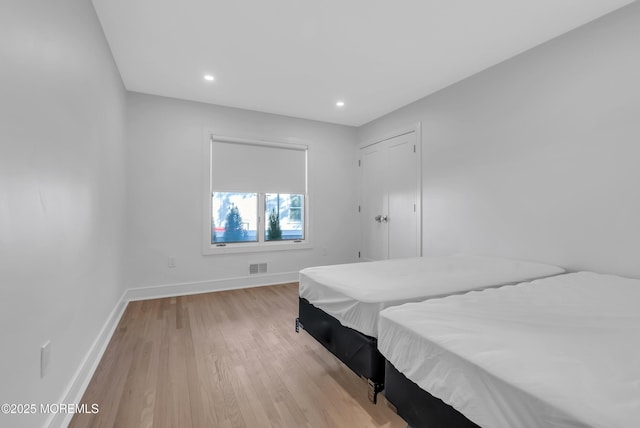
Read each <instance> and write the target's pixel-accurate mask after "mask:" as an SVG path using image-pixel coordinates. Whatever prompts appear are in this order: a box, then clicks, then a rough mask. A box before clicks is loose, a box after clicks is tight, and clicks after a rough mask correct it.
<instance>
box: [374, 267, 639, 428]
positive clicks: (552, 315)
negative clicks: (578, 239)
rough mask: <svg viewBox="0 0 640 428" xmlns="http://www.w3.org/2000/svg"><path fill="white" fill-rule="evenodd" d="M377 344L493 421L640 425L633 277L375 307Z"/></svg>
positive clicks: (588, 278) (446, 397) (553, 282)
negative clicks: (378, 321)
mask: <svg viewBox="0 0 640 428" xmlns="http://www.w3.org/2000/svg"><path fill="white" fill-rule="evenodd" d="M379 330H380V331H379V337H378V348H379V349H380V351H381V352H382V354H383V355H384V356H385V357H386V358H387V359H388V360H389V361H390V362H391V363H392V364H393V365H394V366H395V367H396V368H397V369H398V370H399V371H400V372H401V373H403V374H404V375H405V376H407V378H409V379H410V380H412V381H414V382H415V383H416V384H418V385H419V386H420V387H421V388H422V389H424V390H426V391H428V392H429V393H431V394H432V395H434V396H436V397H438V398H440V399H441V400H443V401H444V402H445V403H447V404H449V405H451V406H453V407H454V408H456V409H457V410H459V411H460V412H461V413H463V414H464V415H465V416H467V418H469V419H470V420H472V421H473V422H475V423H476V424H478V425H480V426H483V427H491V428H514V427H518V428H543V427H544V428H569V427H571V428H577V427H592V428H635V427H639V426H640V280H635V279H627V278H621V277H617V276H612V275H599V274H595V273H588V272H581V273H572V274H566V275H559V276H555V277H552V278H546V279H540V280H536V281H533V282H531V283H525V284H519V285H516V286H511V287H502V288H497V289H491V290H485V291H483V292H471V293H468V294H465V295H460V296H449V297H445V298H442V299H435V300H429V301H425V302H420V303H408V304H406V305H402V306H396V307H393V308H389V309H386V310H384V311H382V312H381V313H380V325H379Z"/></svg>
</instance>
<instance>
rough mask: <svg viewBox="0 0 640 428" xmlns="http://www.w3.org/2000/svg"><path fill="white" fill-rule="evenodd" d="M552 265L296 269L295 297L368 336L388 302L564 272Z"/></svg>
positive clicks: (423, 261) (470, 260) (488, 262)
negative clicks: (298, 274)
mask: <svg viewBox="0 0 640 428" xmlns="http://www.w3.org/2000/svg"><path fill="white" fill-rule="evenodd" d="M563 272H564V270H563V269H562V268H559V267H557V266H550V265H545V264H541V263H531V262H524V261H518V260H509V259H503V258H495V257H480V256H468V255H456V256H448V257H417V258H411V259H394V260H384V261H375V262H366V263H352V264H344V265H333V266H319V267H312V268H307V269H303V270H302V271H300V297H303V298H305V299H307V300H308V301H309V302H310V303H311V304H312V305H314V306H316V307H317V308H320V309H322V310H323V311H325V312H326V313H328V314H329V315H331V316H333V317H334V318H336V319H337V320H338V321H340V323H341V324H342V325H344V326H347V327H350V328H353V329H355V330H358V331H359V332H361V333H363V334H366V335H368V336H372V337H376V336H377V334H378V313H379V312H380V311H381V310H382V309H384V308H387V307H389V306H394V305H399V304H402V303H407V302H415V301H420V300H425V299H428V298H433V297H441V296H448V295H450V294H460V293H465V292H467V291H469V290H473V289H481V288H486V287H495V286H499V285H505V284H514V283H518V282H522V281H527V280H531V279H535V278H540V277H544V276H550V275H556V274H559V273H563Z"/></svg>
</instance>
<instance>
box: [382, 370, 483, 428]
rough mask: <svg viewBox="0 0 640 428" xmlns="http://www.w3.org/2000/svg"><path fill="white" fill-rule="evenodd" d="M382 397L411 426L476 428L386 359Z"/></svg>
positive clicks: (415, 427)
mask: <svg viewBox="0 0 640 428" xmlns="http://www.w3.org/2000/svg"><path fill="white" fill-rule="evenodd" d="M384 396H385V398H386V399H387V401H388V402H389V403H391V405H393V406H394V407H395V408H396V412H397V413H398V415H399V416H400V417H401V418H402V419H404V420H405V421H407V423H408V424H409V426H410V427H412V428H423V427H424V428H432V427H433V428H480V426H479V425H476V424H475V423H473V422H471V421H470V420H469V419H467V418H466V417H465V416H464V415H463V414H462V413H460V412H459V411H457V410H456V409H454V408H453V407H451V406H450V405H448V404H446V403H445V402H444V401H442V400H440V399H439V398H436V397H434V396H433V395H431V394H429V393H428V392H427V391H425V390H424V389H422V388H420V387H419V386H418V385H416V384H415V383H413V382H412V381H411V380H409V379H407V377H406V376H405V375H403V374H402V373H400V372H399V371H398V370H397V369H396V368H395V367H394V366H393V364H391V363H390V362H389V361H387V362H386V371H385V388H384Z"/></svg>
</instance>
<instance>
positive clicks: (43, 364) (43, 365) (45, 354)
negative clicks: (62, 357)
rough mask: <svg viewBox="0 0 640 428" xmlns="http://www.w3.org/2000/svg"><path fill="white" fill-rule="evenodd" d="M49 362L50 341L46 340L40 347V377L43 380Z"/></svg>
mask: <svg viewBox="0 0 640 428" xmlns="http://www.w3.org/2000/svg"><path fill="white" fill-rule="evenodd" d="M50 361H51V341H49V340H47V341H46V342H45V343H44V344H43V345H42V346H41V347H40V377H41V378H43V377H45V375H46V374H47V372H48V371H49V362H50Z"/></svg>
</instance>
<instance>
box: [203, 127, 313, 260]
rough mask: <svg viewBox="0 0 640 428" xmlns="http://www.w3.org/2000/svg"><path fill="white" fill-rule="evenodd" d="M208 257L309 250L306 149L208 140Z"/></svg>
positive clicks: (213, 138)
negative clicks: (213, 255)
mask: <svg viewBox="0 0 640 428" xmlns="http://www.w3.org/2000/svg"><path fill="white" fill-rule="evenodd" d="M207 151H208V154H209V156H208V158H209V159H208V163H207V165H206V170H207V172H208V174H205V176H207V183H206V185H205V188H206V203H205V207H206V210H205V211H206V212H205V229H206V234H205V245H204V252H205V253H206V254H217V253H228V252H242V251H263V250H273V249H282V250H284V249H293V248H303V247H308V245H309V239H308V210H307V209H306V206H307V203H308V197H307V190H306V189H307V146H303V145H299V144H284V143H269V142H263V141H256V140H245V139H239V138H234V137H221V136H214V135H209V139H208V141H207Z"/></svg>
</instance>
